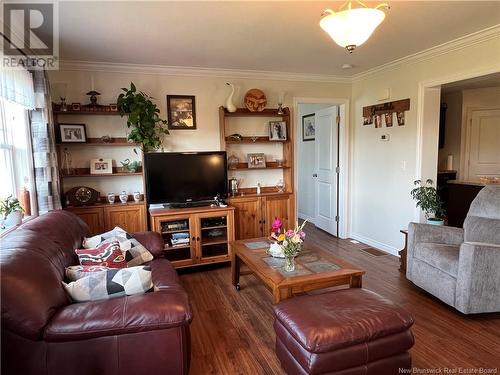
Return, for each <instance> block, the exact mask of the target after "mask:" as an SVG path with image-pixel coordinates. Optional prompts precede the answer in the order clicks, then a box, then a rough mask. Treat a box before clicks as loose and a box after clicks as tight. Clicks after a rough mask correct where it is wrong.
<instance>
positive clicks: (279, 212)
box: [262, 194, 295, 235]
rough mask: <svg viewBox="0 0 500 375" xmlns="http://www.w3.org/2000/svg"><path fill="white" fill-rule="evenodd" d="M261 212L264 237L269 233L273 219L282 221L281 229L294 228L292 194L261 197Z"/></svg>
mask: <svg viewBox="0 0 500 375" xmlns="http://www.w3.org/2000/svg"><path fill="white" fill-rule="evenodd" d="M262 212H263V217H264V223H263V227H264V235H267V234H266V233H268V232H269V233H271V225H272V224H273V221H274V219H275V218H277V217H279V218H280V219H281V220H282V221H283V228H286V229H288V228H292V227H294V226H295V218H294V216H295V215H294V211H293V194H284V195H270V196H267V197H262Z"/></svg>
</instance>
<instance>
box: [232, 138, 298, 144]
mask: <svg viewBox="0 0 500 375" xmlns="http://www.w3.org/2000/svg"><path fill="white" fill-rule="evenodd" d="M288 142H289V141H288V140H284V141H271V140H269V137H265V136H264V137H242V139H241V141H239V140H237V139H232V138H231V137H226V144H231V145H236V144H249V143H250V144H251V143H288Z"/></svg>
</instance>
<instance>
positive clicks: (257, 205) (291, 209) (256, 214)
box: [219, 107, 295, 239]
mask: <svg viewBox="0 0 500 375" xmlns="http://www.w3.org/2000/svg"><path fill="white" fill-rule="evenodd" d="M236 117H256V118H263V117H267V118H276V119H277V120H281V121H285V123H286V128H287V139H286V140H285V141H271V140H269V137H267V136H262V135H260V134H255V136H252V135H251V134H250V135H249V134H245V135H244V136H243V137H242V139H241V140H237V139H233V138H231V137H229V135H231V134H233V133H234V132H231V131H230V130H229V129H230V128H231V123H230V122H231V119H233V118H236ZM219 125H220V137H221V148H222V149H223V150H226V151H227V152H228V156H229V155H230V154H231V147H233V146H235V145H244V146H245V145H252V144H259V145H262V146H263V147H264V146H266V145H269V144H280V145H281V146H282V148H283V160H284V163H283V165H282V166H280V167H278V165H277V163H276V162H275V161H267V160H266V168H248V164H247V163H242V162H240V163H238V165H237V166H236V168H233V169H228V173H230V172H243V173H247V172H248V171H258V172H261V173H268V172H267V171H269V170H282V171H283V181H284V183H285V191H284V192H278V190H277V188H276V187H275V186H262V187H261V194H257V187H256V186H250V187H245V188H240V189H239V191H240V195H238V196H234V197H231V198H229V204H230V205H231V206H233V207H235V208H236V210H235V229H236V239H246V238H255V237H262V236H268V235H269V232H270V226H271V224H272V223H271V222H272V220H274V218H275V217H280V218H281V219H282V220H283V221H284V224H285V226H286V227H287V228H289V227H291V226H293V225H294V224H295V195H294V177H293V173H294V170H293V166H294V159H293V145H294V129H293V126H292V123H291V117H290V110H289V109H288V108H284V110H283V114H279V113H278V109H265V110H264V111H262V112H251V111H249V110H248V109H246V108H238V109H237V110H236V112H233V113H230V112H228V111H227V110H226V109H225V108H224V107H219ZM244 146H242V147H244Z"/></svg>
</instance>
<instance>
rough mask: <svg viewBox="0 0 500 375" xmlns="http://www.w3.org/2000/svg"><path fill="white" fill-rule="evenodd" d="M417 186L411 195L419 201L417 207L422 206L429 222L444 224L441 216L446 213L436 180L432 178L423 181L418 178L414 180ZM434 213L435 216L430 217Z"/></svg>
mask: <svg viewBox="0 0 500 375" xmlns="http://www.w3.org/2000/svg"><path fill="white" fill-rule="evenodd" d="M413 183H414V184H415V185H416V186H417V187H416V188H414V189H413V190H412V191H411V192H410V194H411V197H412V198H413V199H414V200H415V201H416V202H417V203H416V204H417V207H420V208H421V209H422V211H424V213H425V218H426V219H427V223H428V224H437V225H443V223H444V221H443V219H441V216H443V215H444V210H443V202H441V198H440V197H439V195H438V193H437V190H436V188H435V187H434V186H432V185H433V184H434V182H433V181H432V180H431V179H428V180H426V181H425V182H422V180H416V181H414V182H413ZM431 214H434V217H430V215H431Z"/></svg>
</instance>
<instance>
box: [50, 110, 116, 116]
mask: <svg viewBox="0 0 500 375" xmlns="http://www.w3.org/2000/svg"><path fill="white" fill-rule="evenodd" d="M54 114H55V115H85V116H87V115H100V116H119V115H120V112H117V111H54Z"/></svg>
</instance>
